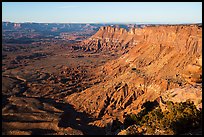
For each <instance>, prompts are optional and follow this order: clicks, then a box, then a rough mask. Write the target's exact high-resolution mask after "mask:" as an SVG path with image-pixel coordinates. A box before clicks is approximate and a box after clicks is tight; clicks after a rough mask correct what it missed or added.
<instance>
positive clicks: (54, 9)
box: [2, 2, 202, 24]
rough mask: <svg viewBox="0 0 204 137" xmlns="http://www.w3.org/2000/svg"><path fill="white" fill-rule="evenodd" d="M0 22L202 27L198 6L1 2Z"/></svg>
mask: <svg viewBox="0 0 204 137" xmlns="http://www.w3.org/2000/svg"><path fill="white" fill-rule="evenodd" d="M2 21H3V22H14V23H62V24H63V23H81V24H83V23H90V24H109V23H112V24H114V23H115V24H136V23H137V24H194V23H202V2H2Z"/></svg>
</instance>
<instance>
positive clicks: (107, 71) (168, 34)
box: [67, 25, 202, 126]
mask: <svg viewBox="0 0 204 137" xmlns="http://www.w3.org/2000/svg"><path fill="white" fill-rule="evenodd" d="M83 44H84V45H82V46H84V49H86V50H93V51H109V50H113V51H122V52H126V54H124V55H122V56H121V57H120V58H118V59H116V60H114V61H110V62H107V63H106V64H105V65H104V66H102V67H99V68H98V69H97V70H96V74H99V78H100V77H101V76H104V78H103V79H101V81H102V82H101V83H99V84H96V85H94V86H93V87H91V88H88V89H86V90H84V91H82V92H80V93H74V94H72V95H70V96H68V97H67V100H68V102H71V103H72V104H73V105H75V107H76V108H77V109H79V110H83V111H86V112H87V113H89V114H92V115H93V116H95V117H100V118H102V119H103V120H104V121H103V122H104V123H106V120H108V118H109V117H117V118H119V119H120V120H121V121H123V118H124V115H126V114H128V113H138V112H139V111H140V110H141V105H142V104H143V103H144V102H146V101H148V100H155V99H157V98H158V97H159V96H165V99H166V98H167V99H168V97H169V99H170V98H171V99H172V98H176V100H178V97H177V95H178V96H183V98H182V100H180V101H185V100H187V99H191V100H193V101H194V102H199V103H201V104H202V102H201V101H200V100H202V88H201V87H202V85H201V82H202V27H200V26H197V25H172V26H171V25H168V26H154V27H144V28H133V29H131V30H129V31H126V30H125V29H123V28H112V27H101V28H100V29H99V31H98V32H97V33H96V34H95V35H93V36H92V37H91V38H89V39H88V40H86V41H84V43H83ZM127 51H128V52H127ZM186 89H188V90H186ZM174 91H175V92H176V95H172V94H173V92H174ZM179 91H180V92H179ZM170 92H171V95H172V96H171V95H169V94H170ZM177 93H179V94H177ZM192 93H195V94H194V95H195V96H191V94H192ZM167 94H168V95H169V96H167ZM172 100H173V99H172ZM178 101H179V100H178ZM199 103H197V104H196V103H195V104H196V105H197V107H202V105H200V104H199ZM103 122H101V121H100V122H99V123H97V122H96V123H95V124H98V125H100V126H103V124H102V123H103Z"/></svg>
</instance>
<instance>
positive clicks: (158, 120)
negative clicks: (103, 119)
mask: <svg viewBox="0 0 204 137" xmlns="http://www.w3.org/2000/svg"><path fill="white" fill-rule="evenodd" d="M143 108H144V109H143V110H142V111H141V112H140V113H139V114H137V115H135V114H131V115H128V116H127V117H126V119H125V121H124V125H125V127H128V126H130V125H133V124H135V125H137V126H139V127H142V128H143V129H145V133H144V134H151V135H154V134H183V133H187V132H189V131H190V130H192V129H196V128H199V127H201V126H202V125H201V124H202V112H201V111H199V110H198V109H197V108H196V106H195V105H194V104H193V102H191V101H186V102H180V103H173V102H171V101H167V102H166V108H167V109H166V110H165V111H163V112H162V110H161V108H160V106H159V105H158V104H156V103H155V102H149V101H148V102H146V103H145V105H143ZM134 133H135V132H134ZM130 134H131V133H130Z"/></svg>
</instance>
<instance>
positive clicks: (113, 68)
mask: <svg viewBox="0 0 204 137" xmlns="http://www.w3.org/2000/svg"><path fill="white" fill-rule="evenodd" d="M7 26H8V25H7ZM95 26H97V25H95ZM20 27H21V25H14V28H17V29H19V28H20ZM88 27H90V26H88ZM86 29H87V30H90V28H86ZM73 33H74V34H75V35H76V37H74V38H73V39H71V40H72V42H70V41H63V42H62V41H61V40H56V39H54V41H56V42H48V43H46V42H43V43H41V45H40V46H39V43H38V42H34V43H31V44H28V45H25V44H24V45H22V44H11V43H10V44H9V43H6V44H4V45H3V49H2V50H3V54H2V58H3V60H2V61H3V62H2V63H3V65H2V71H3V72H2V80H3V82H2V85H3V86H2V94H3V97H2V105H3V107H2V117H3V119H2V127H3V128H2V129H3V134H8V135H16V134H55V135H73V134H74V135H82V134H83V135H87V134H88V135H97V134H111V135H113V134H117V133H118V132H119V131H121V129H120V128H119V127H118V128H117V129H115V130H112V131H110V129H111V128H113V123H114V121H117V122H119V123H124V120H125V118H126V117H127V115H130V114H138V113H139V112H141V111H142V109H143V105H144V104H145V103H146V102H148V101H155V100H156V101H157V102H158V103H159V104H160V106H161V108H162V110H165V107H164V106H165V105H164V104H163V103H162V101H161V99H160V98H162V100H163V102H165V101H172V102H185V101H187V100H191V101H193V103H194V105H195V106H196V108H197V109H198V110H202V25H200V24H192V25H185V24H181V25H146V26H145V25H144V26H140V27H135V26H134V25H133V27H130V25H129V26H128V25H125V27H123V28H121V27H120V26H117V25H112V26H110V25H107V26H106V25H105V26H102V25H99V26H97V28H95V30H94V29H93V28H92V30H91V31H88V32H87V33H86V34H85V33H84V32H83V31H81V32H80V33H79V32H78V30H75V32H74V31H73V32H72V33H68V34H66V36H67V35H68V36H67V39H70V37H69V36H72V34H73ZM84 34H85V37H80V40H79V41H76V39H77V38H79V36H83V35H84ZM63 36H64V34H63ZM121 125H122V124H121ZM118 130H119V131H118Z"/></svg>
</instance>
